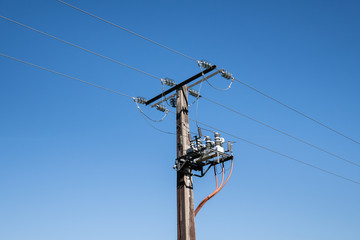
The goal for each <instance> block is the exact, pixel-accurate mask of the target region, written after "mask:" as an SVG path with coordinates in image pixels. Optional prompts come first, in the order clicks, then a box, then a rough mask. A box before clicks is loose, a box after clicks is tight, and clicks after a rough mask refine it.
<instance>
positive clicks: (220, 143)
mask: <svg viewBox="0 0 360 240" xmlns="http://www.w3.org/2000/svg"><path fill="white" fill-rule="evenodd" d="M214 137H215V139H214V140H215V145H216V146H221V147H222V140H223V139H221V138H220V134H219V133H217V132H216V133H215V134H214Z"/></svg>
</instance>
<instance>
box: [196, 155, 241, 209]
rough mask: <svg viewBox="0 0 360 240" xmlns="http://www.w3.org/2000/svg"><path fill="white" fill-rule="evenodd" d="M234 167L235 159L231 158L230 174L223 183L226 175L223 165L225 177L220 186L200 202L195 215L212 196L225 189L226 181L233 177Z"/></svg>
mask: <svg viewBox="0 0 360 240" xmlns="http://www.w3.org/2000/svg"><path fill="white" fill-rule="evenodd" d="M233 167H234V160H231V169H230V173H229V176H228V177H227V179H226V181H225V182H224V183H223V180H224V175H225V169H224V166H223V168H222V172H223V175H222V176H223V178H222V182H221V184H220V186H219V188H217V189H216V190H215V191H214V192H213V193H211V194H210V195H209V196H207V197H206V198H204V199H203V200H202V201H201V202H200V204H199V205H198V206H197V208H196V209H195V216H196V215H197V214H198V213H199V211H200V209H201V208H202V207H203V206H204V205H205V203H206V202H208V201H209V200H210V199H211V198H213V197H214V196H215V195H216V194H218V193H219V192H220V191H221V189H223V188H224V187H225V185H226V183H227V182H228V181H229V179H230V177H231V174H232V170H233Z"/></svg>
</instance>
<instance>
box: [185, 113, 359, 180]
mask: <svg viewBox="0 0 360 240" xmlns="http://www.w3.org/2000/svg"><path fill="white" fill-rule="evenodd" d="M189 119H190V120H191V121H193V122H196V120H193V119H191V118H189ZM197 123H198V124H200V125H203V126H205V127H208V128H211V129H214V130H215V131H217V132H221V133H223V134H226V135H228V136H231V137H233V138H236V139H239V140H241V141H243V142H246V143H249V144H251V145H254V146H256V147H258V148H262V149H264V150H266V151H269V152H272V153H275V154H277V155H280V156H282V157H285V158H288V159H290V160H293V161H296V162H298V163H301V164H303V165H306V166H308V167H311V168H314V169H316V170H319V171H321V172H324V173H327V174H330V175H333V176H336V177H338V178H341V179H343V180H346V181H349V182H352V183H356V184H359V185H360V182H358V181H356V180H353V179H351V178H347V177H344V176H342V175H339V174H337V173H334V172H331V171H328V170H325V169H323V168H320V167H317V166H315V165H313V164H310V163H307V162H304V161H302V160H299V159H297V158H294V157H291V156H289V155H286V154H284V153H281V152H278V151H276V150H273V149H271V148H268V147H265V146H263V145H260V144H258V143H255V142H252V141H250V140H247V139H244V138H241V137H239V136H236V135H234V134H232V133H229V132H226V131H224V130H221V129H218V128H215V127H213V126H210V125H208V124H206V123H202V122H199V121H197ZM204 130H207V131H210V132H212V130H209V129H205V128H204Z"/></svg>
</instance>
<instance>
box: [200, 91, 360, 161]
mask: <svg viewBox="0 0 360 240" xmlns="http://www.w3.org/2000/svg"><path fill="white" fill-rule="evenodd" d="M201 98H203V99H205V100H207V101H209V102H212V103H215V104H217V105H219V106H221V107H223V108H225V109H227V110H230V111H232V112H234V113H236V114H238V115H240V116H243V117H245V118H247V119H250V120H251V121H253V122H256V123H258V124H261V125H263V126H265V127H267V128H270V129H272V130H274V131H277V132H279V133H281V134H283V135H285V136H288V137H290V138H292V139H295V140H296V141H298V142H301V143H304V144H306V145H308V146H310V147H312V148H315V149H317V150H319V151H322V152H324V153H326V154H328V155H331V156H333V157H336V158H338V159H340V160H342V161H345V162H347V163H350V164H352V165H355V166H357V167H360V164H358V163H356V162H353V161H351V160H348V159H346V158H344V157H341V156H339V155H337V154H334V153H332V152H330V151H327V150H325V149H323V148H321V147H318V146H316V145H314V144H312V143H309V142H307V141H305V140H302V139H301V138H298V137H295V136H293V135H291V134H289V133H287V132H284V131H282V130H279V129H277V128H275V127H272V126H270V125H269V124H266V123H264V122H262V121H259V120H257V119H255V118H253V117H250V116H248V115H246V114H244V113H241V112H239V111H237V110H235V109H233V108H230V107H228V106H226V105H224V104H221V103H218V102H216V101H214V100H211V99H209V98H207V97H204V96H201Z"/></svg>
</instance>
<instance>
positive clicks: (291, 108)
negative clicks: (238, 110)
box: [234, 78, 360, 145]
mask: <svg viewBox="0 0 360 240" xmlns="http://www.w3.org/2000/svg"><path fill="white" fill-rule="evenodd" d="M234 80H235V81H237V82H239V83H241V84H242V85H244V86H245V87H247V88H250V89H251V90H253V91H255V92H257V93H260V94H261V95H263V96H264V97H266V98H269V99H271V100H273V101H274V102H277V103H279V104H280V105H282V106H284V107H286V108H288V109H290V110H291V111H293V112H296V113H297V114H299V115H301V116H303V117H305V118H307V119H309V120H311V121H313V122H315V123H316V124H318V125H320V126H322V127H324V128H327V129H328V130H330V131H332V132H334V133H336V134H337V135H340V136H342V137H344V138H346V139H348V140H350V141H352V142H354V143H357V144H359V145H360V142H359V141H357V140H355V139H353V138H351V137H348V136H346V135H345V134H343V133H341V132H339V131H337V130H335V129H333V128H331V127H329V126H327V125H325V124H324V123H322V122H320V121H318V120H316V119H314V118H312V117H310V116H309V115H307V114H305V113H302V112H300V111H299V110H296V109H295V108H293V107H290V106H289V105H287V104H285V103H283V102H281V101H280V100H277V99H276V98H274V97H271V96H270V95H268V94H266V93H264V92H262V91H260V90H258V89H256V88H255V87H253V86H251V85H249V84H247V83H244V82H242V81H240V80H238V79H236V78H235V79H234Z"/></svg>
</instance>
